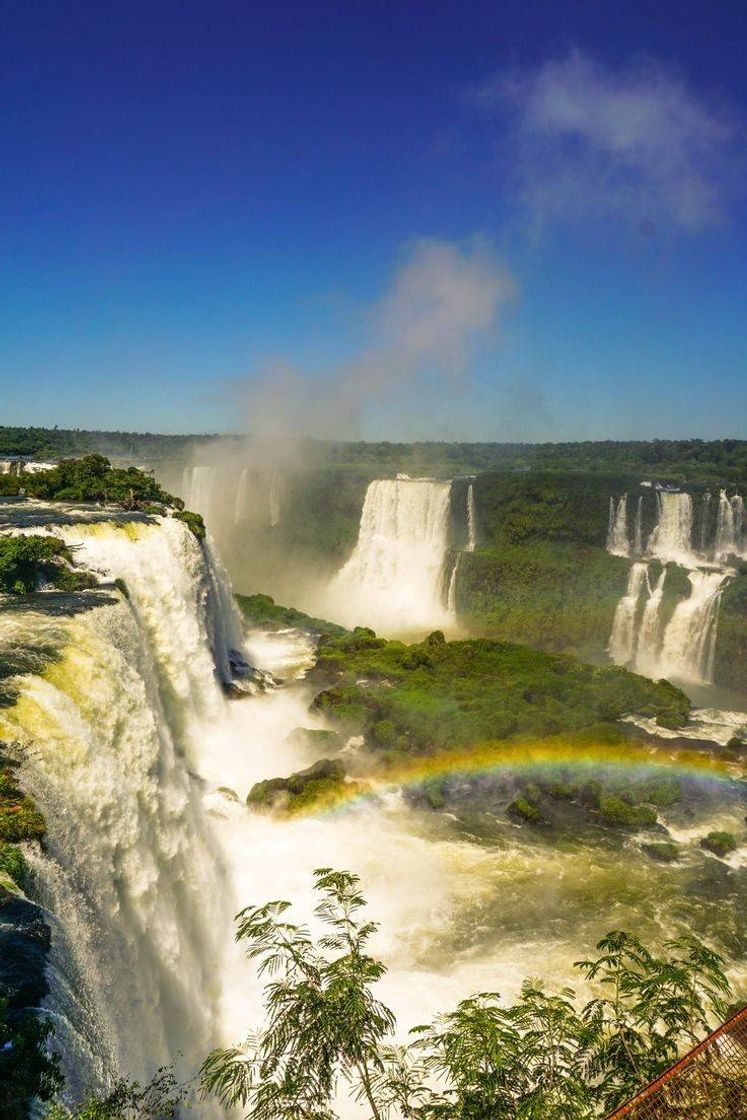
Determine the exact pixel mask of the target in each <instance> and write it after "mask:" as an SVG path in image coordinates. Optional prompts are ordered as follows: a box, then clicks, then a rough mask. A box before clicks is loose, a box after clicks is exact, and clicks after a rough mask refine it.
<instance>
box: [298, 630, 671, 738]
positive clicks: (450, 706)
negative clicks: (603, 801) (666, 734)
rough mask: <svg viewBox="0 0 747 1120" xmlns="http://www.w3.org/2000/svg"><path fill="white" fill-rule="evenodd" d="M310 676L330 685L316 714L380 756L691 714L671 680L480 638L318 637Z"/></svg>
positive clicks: (360, 632)
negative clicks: (632, 717) (362, 738)
mask: <svg viewBox="0 0 747 1120" xmlns="http://www.w3.org/2000/svg"><path fill="white" fill-rule="evenodd" d="M312 679H314V680H316V681H318V682H319V683H328V685H329V686H328V687H327V688H325V689H324V690H323V691H322V692H321V693H320V694H319V695H318V697H317V699H316V701H315V707H316V708H318V709H319V710H320V711H323V712H324V713H325V714H327V715H328V716H329V717H330V718H331V719H333V720H336V721H339V722H340V723H342V724H344V725H345V724H346V725H349V726H350V727H351V729H352V730H355V731H358V730H361V729H362V730H363V731H364V732H365V733H366V735H367V737H368V739H369V741H370V742H371V744H372V746H374V748H377V749H379V750H384V751H388V750H392V749H394V750H396V751H399V752H409V753H413V752H414V753H421V754H422V753H426V754H427V753H431V752H433V751H435V750H442V749H444V748H452V747H459V746H467V745H471V744H476V743H481V742H486V741H489V740H496V739H503V740H505V739H512V738H520V737H537V738H544V737H546V736H550V735H554V734H558V733H561V732H569V731H581V730H583V729H584V728H589V727H592V726H594V725H596V724H599V723H604V722H610V721H615V720H618V719H619V718H620V717H621V716H622V715H624V714H625V713H627V712H638V713H641V714H646V715H648V716H651V717H654V718H656V719H657V720H658V721H659V722H660V723H661V724H662V725H664V726H667V727H680V726H682V725H683V724H684V723H685V722H686V721H687V718H688V714H689V710H690V703H689V700H688V699H687V697H686V696H685V694H684V693H683V692H682V691H680V689H677V688H674V687H673V686H672V685H670V684H668V683H667V682H666V681H662V682H659V683H657V684H655V683H653V682H652V681H649V680H647V679H646V678H644V677H639V676H636V675H635V674H633V673H629V672H627V671H626V670H625V669H621V668H618V667H616V666H605V667H602V668H595V667H593V666H591V665H585V664H583V663H581V662H578V661H575V660H573V659H572V658H570V657H565V656H559V655H553V654H546V653H540V652H538V651H536V650H531V649H526V648H524V647H522V646H516V645H511V644H509V643H507V642H497V641H490V640H488V639H484V638H482V639H477V640H472V641H457V642H448V643H446V642H433V641H432V640H431V641H429V640H426V641H425V642H421V643H419V644H416V645H409V646H408V645H404V644H403V643H402V642H395V641H391V642H388V641H385V640H384V639H383V638H376V637H374V636H372V634H371V631H366V630H361V629H359V630H356V631H354V632H353V633H352V634H350V635H346V636H344V637H342V638H325V639H323V640H322V642H321V643H320V647H319V653H318V660H317V665H316V668H315V669H314V671H313V674H312Z"/></svg>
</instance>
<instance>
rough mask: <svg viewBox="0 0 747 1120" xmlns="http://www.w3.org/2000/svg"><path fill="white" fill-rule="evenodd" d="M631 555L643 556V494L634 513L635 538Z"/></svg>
mask: <svg viewBox="0 0 747 1120" xmlns="http://www.w3.org/2000/svg"><path fill="white" fill-rule="evenodd" d="M633 555H634V556H642V555H643V494H641V495H640V497H639V498H638V505H637V507H636V512H635V536H634V538H633Z"/></svg>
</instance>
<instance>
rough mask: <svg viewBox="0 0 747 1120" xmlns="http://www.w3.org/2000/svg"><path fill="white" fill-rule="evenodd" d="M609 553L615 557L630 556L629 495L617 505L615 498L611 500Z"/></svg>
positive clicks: (623, 497) (608, 528) (608, 531)
mask: <svg viewBox="0 0 747 1120" xmlns="http://www.w3.org/2000/svg"><path fill="white" fill-rule="evenodd" d="M607 551H608V552H611V553H612V554H613V555H614V556H629V555H630V545H629V543H628V495H627V494H623V496H622V497H621V498H620V500H619V501H618V503H617V505H615V500H614V498H610V516H609V525H608V527H607Z"/></svg>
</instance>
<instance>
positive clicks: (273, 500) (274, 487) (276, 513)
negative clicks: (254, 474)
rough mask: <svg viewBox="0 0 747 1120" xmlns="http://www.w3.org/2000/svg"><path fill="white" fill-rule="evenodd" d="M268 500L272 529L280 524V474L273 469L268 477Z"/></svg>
mask: <svg viewBox="0 0 747 1120" xmlns="http://www.w3.org/2000/svg"><path fill="white" fill-rule="evenodd" d="M268 500H269V507H270V527H271V528H273V529H274V528H275V526H276V525H279V524H280V475H279V474H278V472H277V471H273V472H272V476H271V478H270V493H269V497H268Z"/></svg>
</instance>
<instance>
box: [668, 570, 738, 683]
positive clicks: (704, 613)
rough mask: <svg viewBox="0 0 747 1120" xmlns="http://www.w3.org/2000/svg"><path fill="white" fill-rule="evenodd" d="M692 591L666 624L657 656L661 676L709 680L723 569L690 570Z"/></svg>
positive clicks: (711, 669) (699, 680) (714, 646)
mask: <svg viewBox="0 0 747 1120" xmlns="http://www.w3.org/2000/svg"><path fill="white" fill-rule="evenodd" d="M689 580H690V586H691V591H690V595H689V596H688V598H687V599H683V600H682V602H680V603H678V605H677V607H676V608H675V612H674V614H673V615H672V620H671V622H670V623H669V625H668V626H667V629H666V632H665V634H664V641H663V645H662V650H661V656H660V659H659V672H660V675H661V676H665V677H670V676H671V677H675V678H679V679H681V680H691V681H696V682H702V683H705V684H709V683H710V682H711V679H712V676H713V658H714V654H715V649H716V632H717V625H718V608H719V603H720V601H721V593H722V590H723V585H724V580H725V576H724V573H723V572H712V571H711V572H708V571H693V572H690V573H689Z"/></svg>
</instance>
